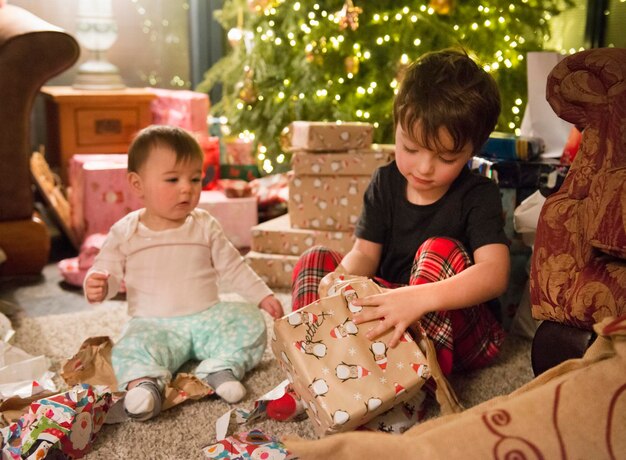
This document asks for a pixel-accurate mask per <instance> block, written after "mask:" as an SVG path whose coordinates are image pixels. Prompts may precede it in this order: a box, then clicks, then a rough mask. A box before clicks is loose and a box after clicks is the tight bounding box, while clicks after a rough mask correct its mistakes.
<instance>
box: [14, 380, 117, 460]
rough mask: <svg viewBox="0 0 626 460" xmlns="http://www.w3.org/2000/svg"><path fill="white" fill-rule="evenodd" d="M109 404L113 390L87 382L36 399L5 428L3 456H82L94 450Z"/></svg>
mask: <svg viewBox="0 0 626 460" xmlns="http://www.w3.org/2000/svg"><path fill="white" fill-rule="evenodd" d="M110 404H111V393H109V392H108V391H104V392H102V393H100V392H99V391H98V390H96V389H94V388H93V387H92V386H90V385H86V384H85V385H76V386H75V387H73V388H72V389H70V390H69V391H67V392H65V393H60V394H58V395H54V396H49V397H47V398H43V399H39V400H37V401H35V402H33V403H32V404H31V405H30V407H29V410H28V413H26V414H25V415H23V416H22V417H20V419H19V420H18V421H17V422H15V423H13V424H11V425H9V426H8V427H6V428H3V429H2V435H3V437H4V439H3V440H4V441H5V443H4V445H3V446H2V455H3V457H2V458H3V459H7V458H9V459H22V458H27V459H41V458H81V457H83V456H84V455H86V454H87V453H88V452H89V451H90V450H91V446H92V444H93V441H94V439H95V437H96V435H97V433H98V431H100V428H101V427H102V424H103V423H104V419H105V416H106V414H107V412H108V410H109V407H110ZM51 451H53V452H51ZM54 451H58V452H56V454H57V455H56V456H55V453H54ZM61 453H62V454H63V455H59V454H61Z"/></svg>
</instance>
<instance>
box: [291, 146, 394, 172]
mask: <svg viewBox="0 0 626 460" xmlns="http://www.w3.org/2000/svg"><path fill="white" fill-rule="evenodd" d="M394 157H395V146H393V145H391V146H389V145H382V146H380V145H373V146H372V148H371V149H368V150H352V151H350V152H347V153H309V152H304V151H299V152H294V154H293V156H292V157H291V168H292V169H293V172H294V174H295V175H296V176H308V175H328V176H335V175H337V176H357V175H363V176H371V175H372V173H373V172H374V171H375V170H376V169H377V168H379V167H380V166H385V165H386V164H388V163H389V162H391V161H392V160H393V159H394Z"/></svg>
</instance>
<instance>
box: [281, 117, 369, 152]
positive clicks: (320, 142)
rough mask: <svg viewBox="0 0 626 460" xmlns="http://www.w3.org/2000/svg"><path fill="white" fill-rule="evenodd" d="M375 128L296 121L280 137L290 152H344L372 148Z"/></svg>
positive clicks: (336, 123) (351, 124)
mask: <svg viewBox="0 0 626 460" xmlns="http://www.w3.org/2000/svg"><path fill="white" fill-rule="evenodd" d="M373 135H374V126H373V125H371V124H369V123H359V122H349V123H344V122H326V121H294V122H292V123H290V124H289V125H288V126H287V127H286V128H285V129H284V130H283V132H282V133H281V146H282V147H283V148H284V149H285V150H287V151H296V150H306V151H317V152H342V151H343V152H345V151H347V150H351V149H367V148H369V147H370V146H371V145H372V138H373Z"/></svg>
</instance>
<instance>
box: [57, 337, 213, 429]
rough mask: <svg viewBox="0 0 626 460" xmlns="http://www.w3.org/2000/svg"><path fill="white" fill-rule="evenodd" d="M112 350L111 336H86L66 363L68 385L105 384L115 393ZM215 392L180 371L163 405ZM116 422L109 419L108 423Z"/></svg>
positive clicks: (115, 396)
mask: <svg viewBox="0 0 626 460" xmlns="http://www.w3.org/2000/svg"><path fill="white" fill-rule="evenodd" d="M112 349H113V342H112V341H111V339H110V338H109V337H91V338H88V339H86V340H85V341H84V342H83V343H82V345H81V346H80V349H79V350H78V352H77V353H76V354H75V355H74V356H73V357H72V358H70V359H69V360H68V361H67V362H66V363H65V364H64V365H63V368H62V370H61V377H63V379H64V380H65V382H66V383H67V384H68V385H75V384H78V383H88V384H91V385H102V386H106V387H108V388H109V389H110V390H111V391H112V392H115V391H116V390H117V389H118V388H117V379H116V378H115V372H114V371H113V366H112V364H111V350H112ZM213 393H214V391H213V389H212V388H211V387H209V386H208V385H207V384H206V383H204V382H202V381H201V380H200V379H199V378H197V377H196V376H194V375H191V374H185V373H178V374H177V375H176V377H175V378H174V380H172V381H171V382H170V383H169V384H168V385H166V387H165V392H164V400H163V406H162V408H163V409H164V410H165V409H169V408H170V407H173V406H176V405H178V404H180V403H182V402H184V401H186V400H188V399H192V400H197V399H201V398H203V397H205V396H208V395H211V394H213ZM113 397H114V399H116V398H120V397H121V393H119V392H118V393H114V394H113ZM118 400H119V399H118ZM116 417H117V415H116ZM117 421H121V420H120V419H116V420H115V422H117ZM115 422H114V421H110V420H107V423H115Z"/></svg>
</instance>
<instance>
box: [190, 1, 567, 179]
mask: <svg viewBox="0 0 626 460" xmlns="http://www.w3.org/2000/svg"><path fill="white" fill-rule="evenodd" d="M569 6H571V2H570V1H569V0H521V1H512V0H482V1H473V0H464V1H455V0H430V2H428V1H426V2H425V3H421V2H419V1H418V2H416V1H409V0H370V1H366V0H299V1H294V0H226V1H225V2H224V5H223V8H222V10H220V11H218V12H217V14H216V16H217V19H218V21H219V22H220V24H221V25H222V26H223V27H224V29H225V30H226V31H228V40H229V42H230V45H231V49H230V51H229V52H228V53H227V54H226V56H225V57H223V58H222V59H221V60H220V61H218V62H217V63H216V64H215V65H214V66H213V67H211V69H209V70H208V72H207V73H206V74H205V80H204V81H203V82H202V83H201V84H200V85H199V86H198V88H197V89H198V90H199V91H204V92H208V91H210V90H211V88H213V87H214V86H215V85H216V84H221V85H222V99H221V100H220V101H219V102H218V103H217V104H215V105H214V106H213V109H212V111H213V113H214V114H216V115H221V116H225V117H226V118H227V119H228V123H229V124H230V126H231V127H232V130H233V131H234V132H236V133H245V135H248V136H250V135H254V137H255V142H256V143H257V144H258V158H259V162H260V164H261V165H262V168H263V170H264V171H265V172H268V173H269V172H272V171H277V170H278V171H281V170H285V169H286V168H287V167H288V157H287V156H286V154H285V152H284V151H283V149H282V148H281V145H280V133H281V131H282V130H283V129H284V128H285V127H286V126H287V125H288V124H289V122H291V121H293V120H318V121H335V120H343V121H363V122H369V123H372V124H373V125H374V126H375V141H376V142H379V143H393V133H392V131H393V119H392V103H393V97H394V94H395V92H396V91H397V88H398V85H399V82H400V81H401V80H402V75H403V72H404V70H405V69H406V67H407V65H408V64H409V63H410V62H411V61H413V60H414V59H416V58H417V57H419V56H420V55H421V54H423V53H425V52H428V51H432V50H438V49H442V48H447V47H462V48H463V49H465V50H466V51H467V52H468V54H470V56H472V58H474V59H475V60H476V61H477V62H479V63H480V64H481V65H482V66H483V67H484V68H485V69H486V70H487V71H488V72H491V74H492V75H493V76H494V78H495V79H496V81H497V82H498V85H499V88H500V92H501V96H502V114H501V116H500V120H499V122H498V126H497V128H496V129H498V130H500V131H508V132H516V130H518V129H519V125H520V123H521V117H522V114H523V111H524V105H525V99H526V87H527V83H526V63H525V56H526V53H527V52H528V51H537V50H541V49H542V47H543V43H544V42H545V41H546V40H547V39H548V38H549V33H550V28H549V21H550V19H551V18H552V17H553V16H555V15H557V14H558V13H559V12H560V11H562V10H563V8H565V7H569ZM476 116H480V114H476Z"/></svg>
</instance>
